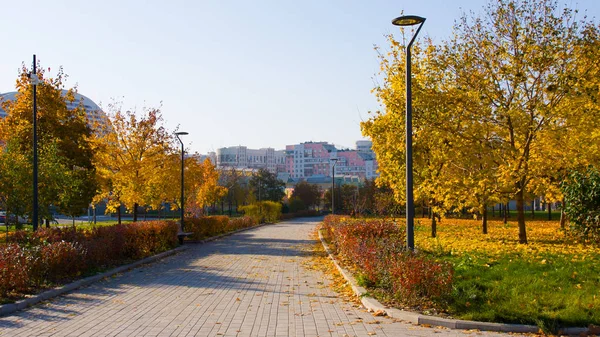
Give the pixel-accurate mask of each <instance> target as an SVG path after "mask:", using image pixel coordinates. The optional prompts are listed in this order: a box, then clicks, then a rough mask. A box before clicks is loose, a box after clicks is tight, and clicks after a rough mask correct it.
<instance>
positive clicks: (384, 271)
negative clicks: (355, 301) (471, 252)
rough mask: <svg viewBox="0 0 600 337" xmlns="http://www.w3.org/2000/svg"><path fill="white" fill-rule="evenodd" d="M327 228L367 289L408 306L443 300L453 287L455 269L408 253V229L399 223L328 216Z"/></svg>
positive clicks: (446, 264) (338, 248) (333, 240)
mask: <svg viewBox="0 0 600 337" xmlns="http://www.w3.org/2000/svg"><path fill="white" fill-rule="evenodd" d="M323 227H324V228H325V229H326V231H327V233H328V236H329V237H330V239H331V241H332V243H333V245H334V248H335V249H336V250H337V252H338V253H339V254H340V255H341V256H342V257H343V258H344V259H345V260H346V261H349V262H350V263H351V264H352V265H353V266H354V267H355V268H356V269H357V272H358V276H359V278H360V281H361V282H362V283H363V284H364V285H366V286H375V287H378V288H381V289H382V290H384V291H387V292H389V293H391V294H392V295H393V296H394V297H395V298H397V299H398V300H400V301H404V302H405V303H408V304H419V303H423V302H425V301H427V302H429V301H437V300H440V299H441V298H442V297H443V295H444V294H447V293H448V292H449V291H450V290H451V288H452V277H453V269H452V266H451V265H450V264H448V263H440V262H436V261H434V260H432V259H430V258H428V257H426V256H424V255H419V254H414V253H410V252H407V251H406V248H405V241H406V235H405V232H404V228H403V227H399V226H398V225H397V224H396V223H395V221H389V220H365V219H350V218H346V217H343V216H327V217H326V218H325V220H324V222H323Z"/></svg>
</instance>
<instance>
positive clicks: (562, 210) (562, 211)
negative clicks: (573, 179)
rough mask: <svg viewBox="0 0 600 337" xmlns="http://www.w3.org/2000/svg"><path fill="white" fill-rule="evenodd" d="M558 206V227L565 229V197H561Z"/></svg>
mask: <svg viewBox="0 0 600 337" xmlns="http://www.w3.org/2000/svg"><path fill="white" fill-rule="evenodd" d="M561 204H562V205H561V207H560V228H561V229H565V225H566V223H567V215H566V214H565V198H563V199H562V202H561Z"/></svg>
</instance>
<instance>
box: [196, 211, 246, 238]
mask: <svg viewBox="0 0 600 337" xmlns="http://www.w3.org/2000/svg"><path fill="white" fill-rule="evenodd" d="M255 224H256V222H255V221H254V220H253V219H252V218H251V217H247V216H245V217H241V218H229V217H227V216H224V215H215V216H203V217H198V218H196V217H194V218H186V219H185V231H186V232H192V233H193V235H191V236H189V238H190V239H191V240H202V239H205V238H208V237H211V236H215V235H219V234H224V233H227V232H231V231H234V230H238V229H242V228H248V227H251V226H254V225H255Z"/></svg>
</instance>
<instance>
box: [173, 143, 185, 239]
mask: <svg viewBox="0 0 600 337" xmlns="http://www.w3.org/2000/svg"><path fill="white" fill-rule="evenodd" d="M187 134H188V133H187V132H183V131H182V132H175V137H177V140H179V143H181V207H180V210H181V231H182V232H185V230H184V227H183V214H184V205H185V201H184V200H185V199H184V198H183V197H184V195H183V163H184V157H183V155H184V153H185V151H184V148H183V142H182V141H181V138H179V136H185V135H187Z"/></svg>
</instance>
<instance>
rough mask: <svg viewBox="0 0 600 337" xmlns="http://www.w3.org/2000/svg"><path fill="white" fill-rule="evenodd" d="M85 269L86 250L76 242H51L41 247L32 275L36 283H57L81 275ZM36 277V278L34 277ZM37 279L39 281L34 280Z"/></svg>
mask: <svg viewBox="0 0 600 337" xmlns="http://www.w3.org/2000/svg"><path fill="white" fill-rule="evenodd" d="M86 268H87V264H86V250H85V248H84V247H83V245H82V244H80V243H77V242H66V241H60V242H53V243H50V244H48V245H45V246H42V247H41V256H40V259H39V263H38V264H37V265H36V266H35V269H36V270H34V272H33V273H32V278H33V280H32V281H37V282H36V283H45V282H46V281H49V282H53V283H54V282H58V281H62V280H64V279H72V278H74V277H76V276H79V275H81V274H82V273H83V272H85V270H86ZM36 276H37V277H36ZM37 278H39V280H36V279H37Z"/></svg>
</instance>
